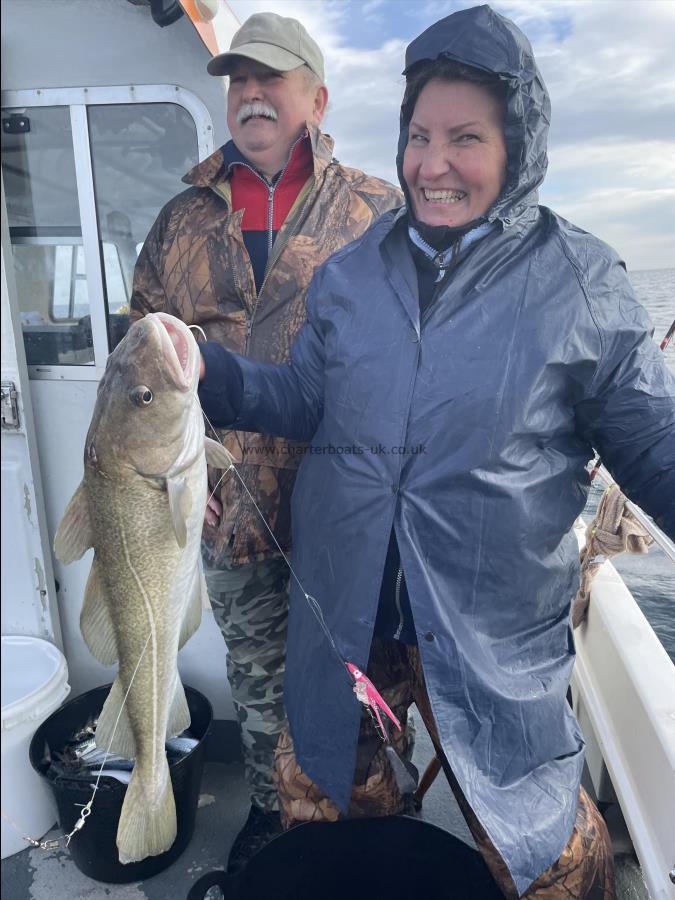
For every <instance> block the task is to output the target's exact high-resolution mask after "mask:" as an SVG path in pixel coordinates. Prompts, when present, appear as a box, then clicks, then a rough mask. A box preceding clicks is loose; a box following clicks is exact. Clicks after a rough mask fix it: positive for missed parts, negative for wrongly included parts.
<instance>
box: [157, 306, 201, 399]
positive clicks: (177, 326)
mask: <svg viewBox="0 0 675 900" xmlns="http://www.w3.org/2000/svg"><path fill="white" fill-rule="evenodd" d="M154 316H155V317H156V318H158V319H159V320H160V322H161V324H162V329H161V331H162V347H163V349H164V357H165V359H166V362H167V363H168V364H169V367H170V371H171V375H172V376H173V379H174V381H175V382H176V384H177V386H178V387H180V388H183V389H184V390H187V389H188V388H189V387H190V385H191V384H192V380H193V375H194V369H195V365H194V353H195V350H196V347H197V345H196V342H195V339H194V338H193V337H192V335H191V334H190V332H189V331H188V329H187V327H186V326H185V325H184V324H183V323H182V322H181V321H179V320H178V319H176V318H175V317H174V316H170V315H168V314H167V313H155V314H154Z"/></svg>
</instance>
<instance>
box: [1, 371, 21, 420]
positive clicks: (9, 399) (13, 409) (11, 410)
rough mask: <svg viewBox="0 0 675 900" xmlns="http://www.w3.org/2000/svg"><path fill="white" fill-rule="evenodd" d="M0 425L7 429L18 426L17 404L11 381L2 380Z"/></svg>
mask: <svg viewBox="0 0 675 900" xmlns="http://www.w3.org/2000/svg"><path fill="white" fill-rule="evenodd" d="M2 427H3V429H8V430H9V429H11V430H16V429H17V428H18V427H19V405H18V403H17V393H16V385H15V384H14V382H13V381H3V382H2Z"/></svg>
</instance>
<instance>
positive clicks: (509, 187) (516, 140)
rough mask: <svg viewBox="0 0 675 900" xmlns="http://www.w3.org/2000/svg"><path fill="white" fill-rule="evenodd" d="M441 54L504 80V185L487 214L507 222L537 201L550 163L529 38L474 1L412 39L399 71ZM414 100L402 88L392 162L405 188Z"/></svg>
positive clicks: (545, 100)
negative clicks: (505, 156) (402, 93)
mask: <svg viewBox="0 0 675 900" xmlns="http://www.w3.org/2000/svg"><path fill="white" fill-rule="evenodd" d="M439 57H446V58H447V59H450V60H453V61H454V62H457V63H461V64H462V65H465V66H472V67H473V68H475V69H480V70H482V71H483V72H489V73H491V74H493V75H495V76H497V78H499V79H500V80H501V81H503V82H505V84H506V88H507V94H506V118H505V121H504V135H505V139H506V149H507V177H506V184H505V185H504V189H503V191H502V193H501V194H500V196H499V198H498V200H497V202H496V203H495V205H494V206H493V207H492V209H491V210H489V212H488V214H487V216H486V218H487V219H488V221H494V220H495V219H501V220H502V221H503V222H504V224H506V225H509V224H510V223H511V221H512V220H516V219H518V218H520V217H521V216H522V215H523V213H525V212H526V210H527V209H528V208H529V207H531V206H533V205H535V204H536V203H537V199H538V195H537V187H538V185H540V184H541V182H542V181H543V179H544V175H545V174H546V167H547V165H548V158H547V156H546V144H547V137H548V129H549V124H550V118H551V104H550V100H549V96H548V91H547V90H546V85H545V84H544V80H543V78H542V77H541V74H540V72H539V69H538V68H537V64H536V62H535V60H534V54H533V51H532V47H531V45H530V42H529V41H528V39H527V38H526V37H525V35H524V34H523V32H522V31H521V30H520V29H519V28H518V27H517V26H516V25H514V23H513V22H511V21H510V20H509V19H506V18H505V17H504V16H500V15H499V13H496V12H495V11H494V10H493V9H491V8H490V7H489V6H487V5H486V6H474V7H472V8H471V9H463V10H460V11H459V12H456V13H453V14H452V15H451V16H447V17H446V18H445V19H441V20H440V21H439V22H436V23H435V24H433V25H431V26H430V27H429V28H427V30H426V31H424V32H422V34H420V35H419V37H417V38H415V40H414V41H413V42H412V43H411V44H409V46H408V48H407V50H406V55H405V69H404V71H403V74H404V75H409V73H410V72H411V70H412V69H414V68H415V67H416V66H417V65H418V64H419V63H422V62H424V61H425V60H428V61H432V60H435V59H438V58H439ZM416 99H417V98H416V97H412V96H410V95H409V93H408V91H406V93H405V95H404V97H403V103H402V105H401V120H400V121H401V130H400V135H399V142H398V153H397V156H396V166H397V170H398V177H399V181H400V182H401V187H403V188H404V192H405V181H404V179H403V153H404V151H405V148H406V145H407V143H408V123H409V122H410V118H411V116H412V112H413V108H414V104H415V101H416Z"/></svg>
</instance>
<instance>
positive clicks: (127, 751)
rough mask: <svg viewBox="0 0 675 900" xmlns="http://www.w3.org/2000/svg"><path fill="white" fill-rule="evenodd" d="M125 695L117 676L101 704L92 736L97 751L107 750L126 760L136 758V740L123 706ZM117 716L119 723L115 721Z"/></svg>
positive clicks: (125, 708)
mask: <svg viewBox="0 0 675 900" xmlns="http://www.w3.org/2000/svg"><path fill="white" fill-rule="evenodd" d="M125 693H126V692H125V690H124V686H123V684H122V682H121V681H120V679H119V676H118V677H117V678H116V679H115V680H114V682H113V686H112V687H111V688H110V693H109V694H108V696H107V697H106V701H105V703H104V704H103V709H102V710H101V715H100V716H99V717H98V724H97V726H96V733H95V735H94V736H95V738H96V746H97V747H98V748H99V750H109V751H110V752H111V753H116V754H117V755H118V756H124V757H125V758H126V759H134V758H135V757H136V740H135V738H134V733H133V731H132V729H131V720H130V719H129V714H128V713H127V707H126V705H125V704H124V696H125ZM120 709H121V710H122V712H121V713H120ZM118 715H119V721H117V717H118ZM115 723H117V724H115Z"/></svg>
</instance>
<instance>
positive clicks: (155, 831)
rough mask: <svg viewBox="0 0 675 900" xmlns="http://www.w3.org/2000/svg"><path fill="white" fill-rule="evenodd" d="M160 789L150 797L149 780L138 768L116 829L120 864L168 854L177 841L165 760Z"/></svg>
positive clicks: (173, 802)
mask: <svg viewBox="0 0 675 900" xmlns="http://www.w3.org/2000/svg"><path fill="white" fill-rule="evenodd" d="M161 769H162V777H161V788H160V789H159V790H158V791H156V792H153V795H150V794H149V792H148V790H147V785H148V780H147V779H144V778H143V777H142V776H141V772H140V771H139V766H138V764H137V765H136V767H135V768H134V773H133V775H132V776H131V781H130V782H129V787H128V788H127V792H126V796H125V798H124V803H123V804H122V812H121V814H120V821H119V825H118V827H117V849H118V850H119V859H120V862H121V863H131V862H139V861H140V860H142V859H145V858H146V857H148V856H158V855H159V854H160V853H164V852H165V851H166V850H168V849H169V848H170V847H171V845H172V844H173V842H174V841H175V839H176V833H177V822H176V803H175V800H174V796H173V786H172V784H171V778H170V776H169V765H168V763H167V761H166V757H165V758H164V759H163V760H162V765H161Z"/></svg>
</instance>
